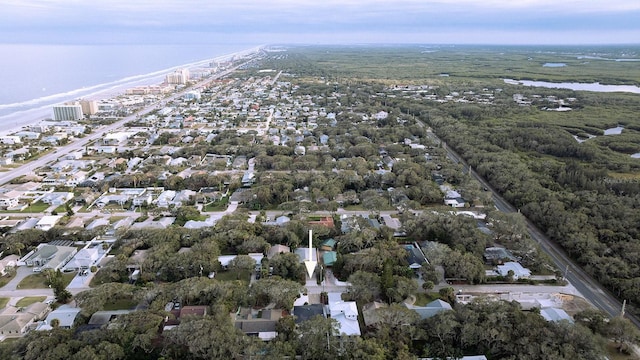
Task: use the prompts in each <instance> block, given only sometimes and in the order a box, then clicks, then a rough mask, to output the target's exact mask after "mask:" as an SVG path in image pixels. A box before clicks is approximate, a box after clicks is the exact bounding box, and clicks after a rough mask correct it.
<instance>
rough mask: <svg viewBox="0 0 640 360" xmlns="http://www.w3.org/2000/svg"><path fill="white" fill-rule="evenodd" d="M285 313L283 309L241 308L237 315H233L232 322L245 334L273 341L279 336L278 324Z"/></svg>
mask: <svg viewBox="0 0 640 360" xmlns="http://www.w3.org/2000/svg"><path fill="white" fill-rule="evenodd" d="M283 313H284V310H282V309H263V310H255V309H251V308H240V309H238V311H237V312H236V313H234V314H231V320H232V321H233V322H234V326H235V327H236V328H237V329H240V330H241V331H242V332H243V333H245V334H247V335H251V336H257V337H258V338H260V339H262V340H271V339H273V338H275V337H276V336H277V335H278V333H277V332H276V324H277V323H278V320H280V318H282V316H283Z"/></svg>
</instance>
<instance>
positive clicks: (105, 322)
mask: <svg viewBox="0 0 640 360" xmlns="http://www.w3.org/2000/svg"><path fill="white" fill-rule="evenodd" d="M131 312H132V310H101V311H96V312H95V313H93V315H91V318H90V319H89V322H88V324H89V325H92V327H94V328H96V327H104V326H106V327H109V325H110V324H111V323H112V322H114V321H116V320H117V319H118V317H120V316H122V315H126V314H129V313H131Z"/></svg>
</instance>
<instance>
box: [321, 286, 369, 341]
mask: <svg viewBox="0 0 640 360" xmlns="http://www.w3.org/2000/svg"><path fill="white" fill-rule="evenodd" d="M341 295H342V294H340V293H329V294H328V297H329V311H328V315H329V316H331V318H333V319H336V320H337V321H338V324H340V329H339V331H340V335H356V336H360V334H361V331H360V324H359V323H358V307H357V306H356V302H355V301H342V298H341Z"/></svg>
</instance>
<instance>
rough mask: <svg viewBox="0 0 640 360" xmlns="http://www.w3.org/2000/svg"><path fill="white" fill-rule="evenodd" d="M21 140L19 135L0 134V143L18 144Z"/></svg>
mask: <svg viewBox="0 0 640 360" xmlns="http://www.w3.org/2000/svg"><path fill="white" fill-rule="evenodd" d="M21 142H22V141H21V140H20V136H13V135H5V136H0V144H5V145H14V144H20V143H21Z"/></svg>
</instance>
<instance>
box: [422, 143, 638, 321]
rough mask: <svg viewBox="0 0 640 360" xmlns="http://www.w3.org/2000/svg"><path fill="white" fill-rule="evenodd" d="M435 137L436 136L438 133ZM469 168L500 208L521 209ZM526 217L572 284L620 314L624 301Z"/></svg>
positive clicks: (603, 307) (458, 160) (597, 304)
mask: <svg viewBox="0 0 640 360" xmlns="http://www.w3.org/2000/svg"><path fill="white" fill-rule="evenodd" d="M432 137H435V135H433V136H432ZM444 148H445V150H446V151H447V155H448V156H449V158H450V159H452V160H453V161H455V162H456V163H462V164H463V165H465V167H466V168H467V169H469V167H468V166H467V165H466V164H465V162H464V160H463V159H462V158H461V157H460V156H459V155H458V154H457V153H456V152H455V151H453V150H452V149H451V148H449V147H448V146H446V144H444ZM469 170H470V171H469V172H470V174H471V176H473V177H474V178H475V179H476V180H477V181H479V182H480V183H481V184H482V185H483V186H484V187H486V188H487V189H489V190H490V191H491V192H492V195H493V201H494V203H495V206H496V208H498V210H500V211H502V212H516V211H518V210H517V209H516V208H515V207H514V206H513V205H511V204H510V203H509V202H507V201H506V200H505V199H504V198H503V197H502V196H500V194H498V192H497V191H495V190H494V189H493V188H492V187H491V185H490V184H489V183H488V182H487V181H486V180H485V179H484V178H482V177H481V176H480V175H478V173H476V172H475V171H474V170H473V169H469ZM525 219H526V222H527V228H528V229H529V234H530V235H531V237H532V238H533V239H534V240H535V241H536V242H538V244H540V246H541V247H542V249H543V250H544V252H546V253H547V254H548V255H549V256H550V257H551V259H552V261H553V262H554V264H555V265H556V267H557V268H558V269H560V270H561V271H563V272H564V273H565V277H566V279H567V280H568V281H569V283H570V284H572V285H573V286H574V287H575V288H576V289H577V290H578V291H579V292H580V294H582V296H583V297H584V298H585V299H586V300H588V301H589V302H591V303H592V304H593V305H594V306H595V307H597V308H598V309H600V310H602V311H604V312H605V313H607V314H608V315H609V316H617V315H620V312H621V310H622V303H621V302H620V301H619V300H618V299H617V298H616V297H615V296H613V295H612V294H611V293H610V292H609V291H608V290H607V289H605V288H604V286H602V285H601V284H600V283H598V282H597V281H596V280H595V279H593V278H592V277H591V276H590V275H589V274H587V273H586V272H585V271H584V270H583V269H582V268H581V267H580V266H579V265H578V264H577V263H575V262H574V261H573V260H572V259H571V258H569V256H568V255H567V254H566V252H565V251H564V250H563V249H562V248H561V247H560V246H559V245H558V244H556V243H555V242H554V241H552V240H551V239H549V238H548V237H547V236H546V235H545V234H544V233H543V232H542V231H541V230H540V229H538V227H537V226H535V224H533V223H532V222H531V221H530V220H529V219H527V218H526V217H525ZM626 317H627V318H628V319H629V320H631V322H633V323H634V324H635V325H636V326H637V327H638V328H640V321H639V320H638V318H637V317H635V316H633V315H630V314H628V313H627V314H626Z"/></svg>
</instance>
